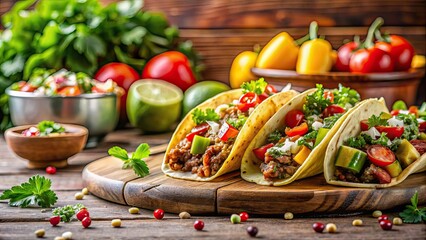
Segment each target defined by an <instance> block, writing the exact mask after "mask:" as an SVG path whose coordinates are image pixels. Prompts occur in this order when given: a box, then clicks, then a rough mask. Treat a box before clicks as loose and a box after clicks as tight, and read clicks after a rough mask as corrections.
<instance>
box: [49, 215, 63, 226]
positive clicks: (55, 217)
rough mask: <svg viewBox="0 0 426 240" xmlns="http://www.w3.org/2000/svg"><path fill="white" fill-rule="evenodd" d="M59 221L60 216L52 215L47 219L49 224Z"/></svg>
mask: <svg viewBox="0 0 426 240" xmlns="http://www.w3.org/2000/svg"><path fill="white" fill-rule="evenodd" d="M60 221H61V217H60V216H53V217H50V219H49V222H50V224H52V226H56V225H58V224H59V222H60Z"/></svg>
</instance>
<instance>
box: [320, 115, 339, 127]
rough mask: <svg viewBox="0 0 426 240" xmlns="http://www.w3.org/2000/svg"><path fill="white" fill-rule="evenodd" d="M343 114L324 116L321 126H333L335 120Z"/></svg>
mask: <svg viewBox="0 0 426 240" xmlns="http://www.w3.org/2000/svg"><path fill="white" fill-rule="evenodd" d="M342 115H343V114H335V115H333V116H330V117H327V118H324V126H322V127H323V128H329V129H330V128H332V127H333V126H334V124H335V123H336V122H337V120H339V118H340V117H341V116H342Z"/></svg>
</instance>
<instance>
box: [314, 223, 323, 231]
mask: <svg viewBox="0 0 426 240" xmlns="http://www.w3.org/2000/svg"><path fill="white" fill-rule="evenodd" d="M312 228H313V229H314V231H315V232H317V233H322V231H324V228H325V225H324V224H322V223H320V222H316V223H314V224H312Z"/></svg>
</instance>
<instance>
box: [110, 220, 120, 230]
mask: <svg viewBox="0 0 426 240" xmlns="http://www.w3.org/2000/svg"><path fill="white" fill-rule="evenodd" d="M111 226H113V227H115V228H119V227H121V219H112V221H111Z"/></svg>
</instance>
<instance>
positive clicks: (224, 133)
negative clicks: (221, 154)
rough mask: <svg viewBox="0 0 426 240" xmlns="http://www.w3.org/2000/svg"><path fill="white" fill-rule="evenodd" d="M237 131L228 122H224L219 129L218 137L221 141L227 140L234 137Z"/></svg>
mask: <svg viewBox="0 0 426 240" xmlns="http://www.w3.org/2000/svg"><path fill="white" fill-rule="evenodd" d="M238 133H239V131H238V130H237V129H236V128H234V127H233V126H231V125H229V124H228V123H224V124H223V125H222V127H220V129H219V133H218V137H219V138H220V139H221V140H222V141H225V142H226V141H228V139H229V138H234V137H236V136H237V135H238Z"/></svg>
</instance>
